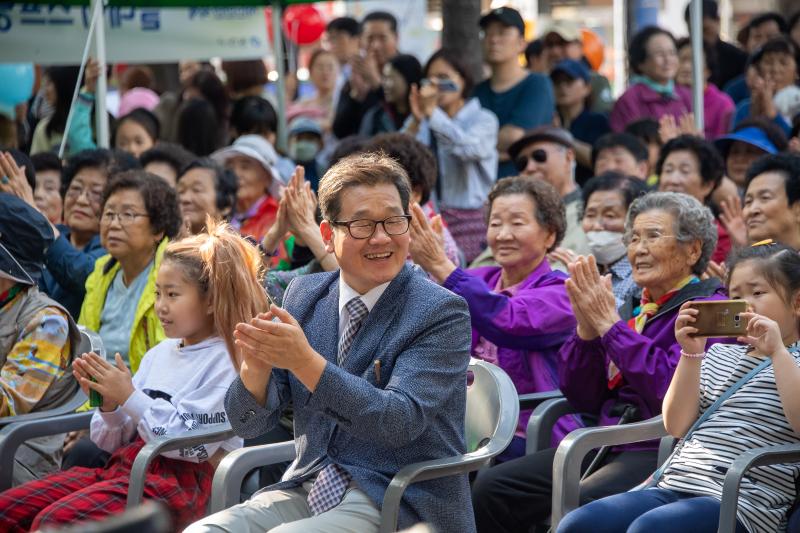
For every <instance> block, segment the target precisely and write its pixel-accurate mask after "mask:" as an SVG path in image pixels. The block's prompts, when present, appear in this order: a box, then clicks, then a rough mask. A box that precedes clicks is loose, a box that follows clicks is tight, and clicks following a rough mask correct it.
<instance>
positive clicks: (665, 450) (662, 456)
mask: <svg viewBox="0 0 800 533" xmlns="http://www.w3.org/2000/svg"><path fill="white" fill-rule="evenodd" d="M677 442H678V439H676V438H675V437H673V436H672V435H667V436H666V437H661V441H659V443H658V466H661V465H663V464H664V461H666V460H667V459H668V458H669V456H670V455H672V451H673V450H674V449H675V444H677Z"/></svg>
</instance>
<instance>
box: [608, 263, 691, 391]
mask: <svg viewBox="0 0 800 533" xmlns="http://www.w3.org/2000/svg"><path fill="white" fill-rule="evenodd" d="M699 281H700V279H699V278H698V277H697V276H695V275H694V274H692V275H689V276H686V277H685V278H683V279H682V280H680V281H679V282H678V283H677V285H675V286H674V287H673V288H672V289H670V290H668V291H667V292H666V293H665V294H664V295H663V296H662V297H661V298H659V299H658V300H656V301H653V300H652V296H651V295H650V291H649V290H648V289H647V288H646V287H645V288H644V290H642V299H641V302H640V304H639V307H637V308H636V309H634V310H633V318H631V319H630V320H628V327H630V328H631V329H632V330H634V331H636V333H640V334H641V333H642V331H644V327H645V325H646V324H647V321H648V320H649V319H650V318H652V317H654V316H655V315H656V314H657V313H658V310H659V309H661V306H663V305H664V304H665V303H667V302H668V301H670V300H671V299H672V297H673V296H675V295H676V294H678V293H679V292H680V291H681V289H683V288H684V287H685V286H687V285H689V284H690V283H698V282H699ZM621 382H622V373H621V372H620V370H619V368H618V367H617V365H615V364H614V362H613V361H610V362H609V363H608V388H609V390H613V389H615V388H616V387H617V386H619V384H620V383H621Z"/></svg>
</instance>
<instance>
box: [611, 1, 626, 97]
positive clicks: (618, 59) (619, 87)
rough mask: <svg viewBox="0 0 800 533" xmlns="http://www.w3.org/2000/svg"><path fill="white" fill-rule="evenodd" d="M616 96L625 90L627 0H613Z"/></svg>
mask: <svg viewBox="0 0 800 533" xmlns="http://www.w3.org/2000/svg"><path fill="white" fill-rule="evenodd" d="M612 18H613V23H612V25H613V30H612V32H613V41H614V98H619V97H620V96H621V95H622V93H624V92H625V79H626V78H627V76H626V72H625V61H626V57H625V56H626V49H625V0H613V6H612Z"/></svg>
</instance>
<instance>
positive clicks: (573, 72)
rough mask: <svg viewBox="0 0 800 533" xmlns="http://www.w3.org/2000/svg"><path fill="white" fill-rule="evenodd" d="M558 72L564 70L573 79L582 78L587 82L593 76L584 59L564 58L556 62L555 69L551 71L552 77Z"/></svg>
mask: <svg viewBox="0 0 800 533" xmlns="http://www.w3.org/2000/svg"><path fill="white" fill-rule="evenodd" d="M556 72H563V73H564V74H566V75H567V76H569V77H570V78H572V79H573V80H577V79H578V78H580V79H582V80H583V81H585V82H586V83H589V80H590V78H591V74H590V73H589V69H588V68H586V65H584V64H583V62H582V61H576V60H574V59H562V60H561V61H559V62H558V63H556V66H555V67H553V70H552V71H551V72H550V77H551V78H552V77H553V75H554V74H555V73H556Z"/></svg>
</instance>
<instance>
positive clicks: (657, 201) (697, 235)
mask: <svg viewBox="0 0 800 533" xmlns="http://www.w3.org/2000/svg"><path fill="white" fill-rule="evenodd" d="M655 209H660V210H662V211H666V212H668V213H671V214H672V216H674V217H675V228H674V230H675V239H676V240H677V241H678V242H682V243H691V242H694V241H696V240H699V241H700V243H701V244H702V248H701V252H700V258H699V259H698V260H697V262H696V263H695V264H694V265H693V266H692V272H694V273H695V274H697V275H698V276H699V275H701V274H702V273H703V272H705V270H706V267H707V266H708V262H709V261H710V260H711V254H713V253H714V250H715V249H716V248H717V225H716V223H715V222H714V215H713V214H712V213H711V210H710V209H709V208H708V207H706V206H704V205H703V204H701V203H700V202H699V201H697V199H696V198H694V197H693V196H689V195H688V194H683V193H679V192H651V193H648V194H646V195H644V196H640V197H639V198H637V199H636V200H634V201H633V203H632V204H631V207H630V209H628V216H627V218H626V219H625V235H626V237H628V236H630V233H631V231H632V230H633V221H634V220H636V217H638V216H639V215H641V214H642V213H646V212H647V211H653V210H655Z"/></svg>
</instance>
